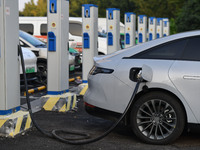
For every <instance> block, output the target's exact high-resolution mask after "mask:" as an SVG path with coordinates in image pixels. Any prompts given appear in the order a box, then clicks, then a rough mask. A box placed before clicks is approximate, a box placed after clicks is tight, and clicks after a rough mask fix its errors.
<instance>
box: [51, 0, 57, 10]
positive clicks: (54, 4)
mask: <svg viewBox="0 0 200 150" xmlns="http://www.w3.org/2000/svg"><path fill="white" fill-rule="evenodd" d="M49 8H50V9H49V11H50V13H57V0H50V2H49Z"/></svg>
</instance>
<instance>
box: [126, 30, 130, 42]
mask: <svg viewBox="0 0 200 150" xmlns="http://www.w3.org/2000/svg"><path fill="white" fill-rule="evenodd" d="M126 44H130V34H129V33H126Z"/></svg>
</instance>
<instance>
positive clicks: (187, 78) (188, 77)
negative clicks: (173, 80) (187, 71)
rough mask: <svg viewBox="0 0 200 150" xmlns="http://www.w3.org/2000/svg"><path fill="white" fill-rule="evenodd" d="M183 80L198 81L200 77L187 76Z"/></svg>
mask: <svg viewBox="0 0 200 150" xmlns="http://www.w3.org/2000/svg"><path fill="white" fill-rule="evenodd" d="M183 79H186V80H200V76H189V75H184V76H183Z"/></svg>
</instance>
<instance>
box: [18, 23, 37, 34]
mask: <svg viewBox="0 0 200 150" xmlns="http://www.w3.org/2000/svg"><path fill="white" fill-rule="evenodd" d="M19 29H20V30H22V31H24V32H27V33H29V34H31V35H33V31H34V27H33V24H19Z"/></svg>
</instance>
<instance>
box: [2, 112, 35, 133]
mask: <svg viewBox="0 0 200 150" xmlns="http://www.w3.org/2000/svg"><path fill="white" fill-rule="evenodd" d="M31 126H32V121H31V118H30V114H29V112H27V111H18V112H16V113H13V114H10V115H3V116H0V136H3V137H14V136H16V135H17V134H19V133H22V132H24V131H25V130H27V129H29V128H30V127H31Z"/></svg>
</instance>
